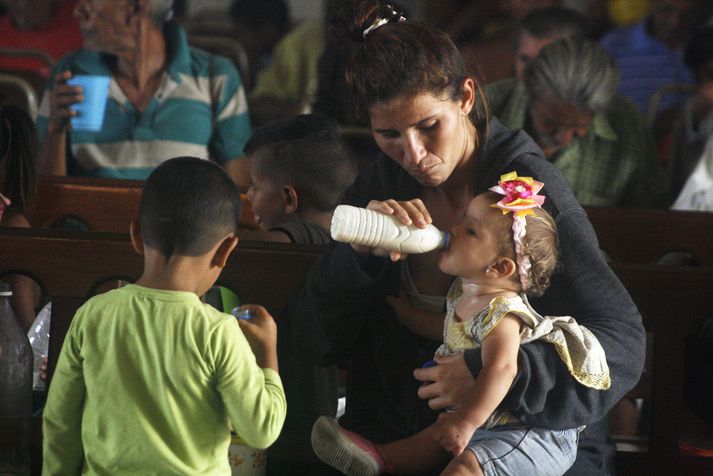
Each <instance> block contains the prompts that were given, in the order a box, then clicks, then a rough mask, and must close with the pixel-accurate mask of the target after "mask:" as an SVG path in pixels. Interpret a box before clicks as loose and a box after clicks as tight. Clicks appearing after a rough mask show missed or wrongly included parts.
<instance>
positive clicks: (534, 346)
mask: <svg viewBox="0 0 713 476" xmlns="http://www.w3.org/2000/svg"><path fill="white" fill-rule="evenodd" d="M557 227H558V230H559V236H560V262H561V271H560V272H559V273H558V274H557V275H556V276H555V278H554V279H553V282H552V285H551V286H550V289H549V290H548V291H547V292H546V293H545V295H544V296H542V297H541V298H539V299H533V300H532V304H533V306H534V307H535V308H536V309H537V310H538V311H539V312H541V313H543V314H549V315H571V316H573V317H574V318H575V319H576V320H577V322H578V323H579V324H581V325H583V326H585V327H587V328H588V329H589V330H590V331H592V333H593V334H594V335H595V336H596V337H597V339H598V340H599V342H600V343H601V345H602V347H603V348H604V351H605V353H606V358H607V363H608V365H609V369H610V372H611V378H612V385H611V387H610V388H609V390H594V389H591V388H588V387H585V386H583V385H581V384H579V383H577V382H576V381H575V380H574V378H572V377H571V376H570V375H569V373H568V371H567V369H566V367H565V365H564V364H563V363H562V362H561V360H560V358H559V356H558V355H557V353H556V351H555V350H554V347H553V346H552V345H550V344H548V343H545V342H533V343H530V344H526V345H523V346H521V347H520V353H519V356H518V374H517V377H516V379H515V381H514V383H513V385H512V387H511V389H510V392H509V393H508V396H507V397H506V398H505V400H504V401H503V403H502V407H503V408H506V409H508V410H511V411H514V412H515V413H516V414H518V415H519V416H521V418H522V419H523V420H524V421H525V422H526V423H527V424H529V425H533V426H542V427H549V428H571V427H576V426H580V425H583V424H591V423H593V422H595V421H598V420H601V419H602V418H603V417H604V416H605V415H606V414H607V412H608V411H609V410H610V409H611V408H612V407H613V406H614V404H616V402H618V401H619V399H621V397H622V396H623V395H624V394H625V393H626V392H627V391H629V390H630V389H631V388H632V387H634V386H635V385H636V383H637V382H638V380H639V377H640V375H641V371H642V369H643V363H644V357H645V342H646V341H645V333H644V327H643V324H642V320H641V316H640V315H639V312H638V310H637V309H636V306H635V305H634V303H633V301H632V300H631V297H630V296H629V295H628V293H627V291H626V289H624V287H623V285H622V284H621V282H620V281H619V280H618V278H617V277H616V276H615V275H614V273H613V271H612V270H611V269H610V268H609V266H608V265H607V263H606V262H605V260H604V257H603V255H602V253H601V251H600V250H599V246H598V243H597V240H596V237H595V234H594V230H593V229H592V226H591V224H590V223H589V221H588V220H587V219H586V215H585V212H584V211H583V210H582V209H581V208H578V209H572V210H569V211H567V212H564V213H560V214H559V216H558V217H557ZM466 362H467V363H468V365H469V368H470V369H471V371H472V372H473V374H474V375H477V373H478V372H479V370H480V368H481V366H482V363H481V361H480V354H479V352H467V353H466Z"/></svg>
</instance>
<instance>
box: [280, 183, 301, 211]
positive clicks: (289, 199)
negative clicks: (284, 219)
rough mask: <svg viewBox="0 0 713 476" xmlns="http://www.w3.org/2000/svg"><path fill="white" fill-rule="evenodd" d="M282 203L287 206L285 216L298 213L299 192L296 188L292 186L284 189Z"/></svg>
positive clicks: (286, 186)
mask: <svg viewBox="0 0 713 476" xmlns="http://www.w3.org/2000/svg"><path fill="white" fill-rule="evenodd" d="M282 201H283V203H284V204H285V206H284V209H285V214H287V215H289V214H292V213H296V212H297V209H298V208H299V203H298V202H297V190H295V187H293V186H292V185H285V186H284V187H282Z"/></svg>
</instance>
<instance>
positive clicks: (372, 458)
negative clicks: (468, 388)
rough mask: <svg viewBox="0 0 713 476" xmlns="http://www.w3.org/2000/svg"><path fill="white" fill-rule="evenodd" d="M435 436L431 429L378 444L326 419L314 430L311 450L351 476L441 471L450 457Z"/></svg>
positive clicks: (321, 419)
mask: <svg viewBox="0 0 713 476" xmlns="http://www.w3.org/2000/svg"><path fill="white" fill-rule="evenodd" d="M432 435H433V430H432V427H428V428H426V429H425V430H423V431H421V432H419V433H416V434H415V435H412V436H409V437H408V438H404V439H401V440H396V441H392V442H390V443H386V444H379V445H377V444H374V443H372V442H371V441H368V440H367V439H365V438H363V437H362V436H360V435H358V434H356V433H353V432H351V431H348V430H345V429H344V428H342V427H340V426H339V423H338V422H337V421H336V420H335V419H334V418H331V417H324V416H323V417H320V418H318V419H317V421H316V422H315V424H314V426H313V427H312V449H313V450H314V452H315V454H316V455H317V456H318V457H319V459H321V460H322V461H324V462H325V463H327V464H328V465H330V466H332V467H334V468H337V469H338V470H340V471H341V472H342V473H344V474H346V475H350V476H372V475H377V474H381V473H383V472H388V473H399V474H422V473H425V472H428V471H432V470H435V469H437V468H439V467H440V466H441V464H442V462H443V461H444V460H445V459H446V457H447V456H448V455H447V453H446V452H445V451H444V450H443V449H441V447H440V446H439V445H438V443H436V441H435V440H434V439H433V436H432Z"/></svg>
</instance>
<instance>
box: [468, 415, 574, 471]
mask: <svg viewBox="0 0 713 476" xmlns="http://www.w3.org/2000/svg"><path fill="white" fill-rule="evenodd" d="M583 429H584V427H583V426H582V427H579V428H570V429H566V430H549V429H544V428H531V427H526V426H522V425H521V424H515V425H502V426H498V427H495V428H491V429H489V430H483V429H478V430H476V432H475V434H474V435H473V438H471V440H470V443H469V444H468V449H469V450H471V451H472V452H473V453H475V457H476V458H478V461H479V462H480V466H482V468H483V474H484V475H485V476H502V475H509V474H513V475H518V474H527V475H528V476H530V475H531V476H537V475H541V476H555V475H560V474H564V472H565V471H567V470H568V469H569V467H570V466H572V465H573V464H574V459H575V458H576V456H577V443H578V442H579V434H580V432H581V431H582V430H583Z"/></svg>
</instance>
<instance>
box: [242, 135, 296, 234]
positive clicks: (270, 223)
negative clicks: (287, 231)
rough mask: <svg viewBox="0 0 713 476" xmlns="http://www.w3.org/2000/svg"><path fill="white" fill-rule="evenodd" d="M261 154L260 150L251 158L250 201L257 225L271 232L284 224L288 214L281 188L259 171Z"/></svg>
mask: <svg viewBox="0 0 713 476" xmlns="http://www.w3.org/2000/svg"><path fill="white" fill-rule="evenodd" d="M260 154H261V151H260V150H259V149H258V150H257V151H255V153H254V154H253V155H252V156H251V157H250V158H249V160H250V188H249V189H248V199H249V200H250V207H251V208H252V210H253V214H254V215H255V223H257V224H258V226H260V228H261V229H262V230H270V229H271V228H273V227H275V226H277V225H279V224H280V223H283V222H284V221H285V220H286V219H287V213H285V198H284V195H283V193H282V190H281V189H280V187H279V186H278V185H277V184H275V182H274V181H272V180H270V178H268V177H265V176H263V175H262V174H261V173H260V172H259V171H258V167H257V165H258V162H259V161H260V160H261V156H260Z"/></svg>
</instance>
